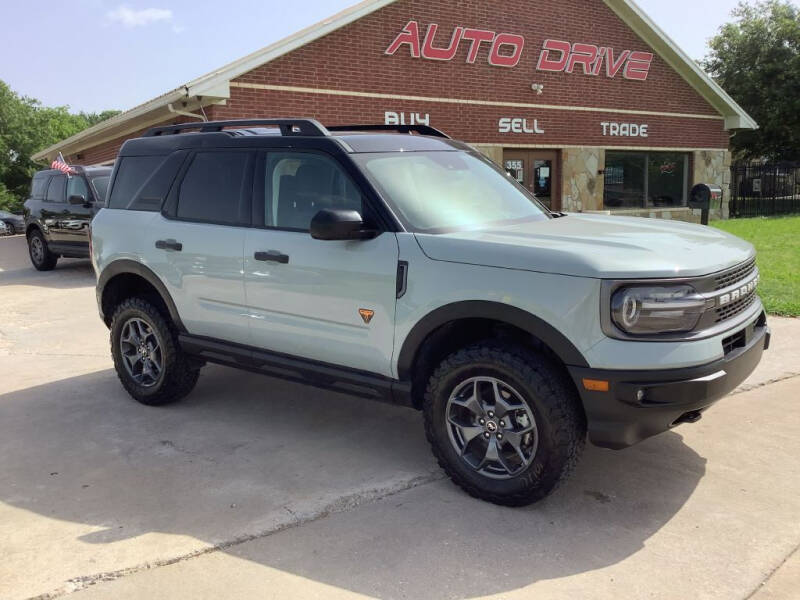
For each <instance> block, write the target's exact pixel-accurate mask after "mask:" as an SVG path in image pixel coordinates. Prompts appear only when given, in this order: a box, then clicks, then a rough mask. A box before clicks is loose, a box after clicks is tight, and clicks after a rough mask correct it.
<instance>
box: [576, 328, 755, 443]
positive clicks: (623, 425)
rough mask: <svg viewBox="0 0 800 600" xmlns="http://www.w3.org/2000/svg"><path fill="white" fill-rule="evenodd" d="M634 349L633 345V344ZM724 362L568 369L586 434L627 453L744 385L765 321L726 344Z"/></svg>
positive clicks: (691, 419)
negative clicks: (595, 386)
mask: <svg viewBox="0 0 800 600" xmlns="http://www.w3.org/2000/svg"><path fill="white" fill-rule="evenodd" d="M632 343H635V342H632ZM728 343H729V347H728V351H727V353H726V355H725V357H724V358H722V359H720V360H717V361H715V362H713V363H709V364H706V365H700V366H697V367H689V368H684V369H663V370H652V371H610V370H601V369H591V368H580V367H569V371H570V375H571V376H572V378H573V380H574V381H575V385H576V386H577V388H578V390H579V392H580V395H581V399H582V400H583V406H584V408H585V410H586V417H587V421H588V428H589V439H590V441H591V442H592V443H593V444H595V445H597V446H602V447H605V448H626V447H628V446H632V445H633V444H636V443H638V442H641V441H642V440H644V439H646V438H648V437H651V436H654V435H657V434H659V433H662V432H664V431H667V430H668V429H671V428H672V427H675V426H677V425H679V424H681V423H685V422H695V421H697V420H698V419H699V418H700V416H701V414H702V412H703V411H704V410H706V409H707V408H709V407H710V406H711V405H712V404H714V403H715V402H717V401H718V400H720V399H721V398H723V397H724V396H726V395H728V394H729V393H730V392H732V391H733V390H734V389H736V388H737V387H738V386H739V385H740V384H741V383H742V382H743V381H744V380H745V379H747V378H748V377H749V376H750V374H751V373H752V372H753V370H754V369H755V368H756V366H757V365H758V363H759V362H760V361H761V356H762V354H763V352H764V350H766V349H767V348H769V343H770V331H769V328H768V327H767V321H766V315H763V314H762V315H761V317H760V318H759V319H758V320H757V321H755V322H753V323H751V324H750V325H749V326H747V327H746V328H745V329H743V330H741V331H738V332H734V335H732V336H731V337H730V338H728ZM585 379H588V380H595V381H607V382H609V385H608V391H588V390H586V388H585V386H584V380H585Z"/></svg>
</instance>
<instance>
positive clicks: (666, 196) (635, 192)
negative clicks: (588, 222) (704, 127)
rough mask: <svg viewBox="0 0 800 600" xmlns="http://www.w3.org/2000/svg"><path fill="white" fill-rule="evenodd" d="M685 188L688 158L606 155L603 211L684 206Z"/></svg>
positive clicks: (674, 154) (662, 154) (667, 154)
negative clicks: (607, 209) (606, 209)
mask: <svg viewBox="0 0 800 600" xmlns="http://www.w3.org/2000/svg"><path fill="white" fill-rule="evenodd" d="M688 184H689V155H688V154H682V153H679V152H606V174H605V190H604V194H603V203H604V205H605V207H606V208H612V209H613V208H669V207H675V206H686V197H687V188H688Z"/></svg>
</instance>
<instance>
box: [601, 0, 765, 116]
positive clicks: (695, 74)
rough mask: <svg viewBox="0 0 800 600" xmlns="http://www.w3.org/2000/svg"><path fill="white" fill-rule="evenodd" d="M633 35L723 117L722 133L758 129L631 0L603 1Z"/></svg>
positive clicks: (739, 107)
mask: <svg viewBox="0 0 800 600" xmlns="http://www.w3.org/2000/svg"><path fill="white" fill-rule="evenodd" d="M603 1H604V2H605V3H606V4H607V5H608V7H609V8H610V9H611V10H613V11H614V12H615V13H616V14H617V16H618V17H619V18H620V19H622V20H623V21H624V22H625V24H626V25H627V26H628V27H630V28H631V29H632V30H633V31H634V33H636V35H638V36H639V37H640V38H642V39H643V40H644V41H645V42H647V43H648V44H649V45H650V46H651V47H652V48H653V50H655V51H656V53H657V54H658V55H659V56H660V57H661V58H662V59H664V62H666V63H667V64H668V65H669V66H670V67H672V68H673V69H674V70H675V71H676V72H677V73H678V74H679V75H680V76H681V77H683V78H684V79H685V80H686V82H687V83H688V84H689V85H691V86H692V87H693V88H694V89H695V90H696V91H697V93H699V94H700V95H701V96H702V97H703V98H705V100H706V101H707V102H708V103H709V104H710V105H711V106H713V107H714V108H715V109H716V110H717V111H719V113H720V114H721V115H722V116H723V117H725V129H758V123H756V121H755V119H753V118H752V117H751V116H750V115H748V114H747V112H746V111H745V110H744V109H743V108H742V107H741V106H739V105H738V104H737V103H736V102H735V101H734V99H733V98H731V97H730V96H729V95H728V94H727V93H726V92H725V90H723V89H722V88H721V87H720V86H719V85H717V84H716V83H715V82H714V80H713V79H711V77H709V76H708V74H707V73H706V72H705V71H703V69H701V68H700V65H698V64H697V63H696V62H695V61H694V60H692V59H691V58H690V57H689V56H688V55H687V54H686V53H685V52H684V51H683V50H681V49H680V47H679V46H678V45H677V44H676V43H675V42H674V41H673V40H672V38H670V37H669V36H668V35H667V34H666V33H664V31H662V29H661V28H660V27H659V26H658V25H656V24H655V22H653V20H652V19H650V17H648V16H647V15H646V14H645V13H644V11H642V9H641V8H639V6H638V5H637V4H636V2H634V0H603Z"/></svg>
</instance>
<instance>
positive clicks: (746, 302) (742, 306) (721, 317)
mask: <svg viewBox="0 0 800 600" xmlns="http://www.w3.org/2000/svg"><path fill="white" fill-rule="evenodd" d="M756 298H757V295H756V294H755V293H752V294H750V295H748V296H747V297H745V298H740V299H739V300H736V301H735V302H731V303H730V304H726V305H725V306H722V307H720V308H718V309H717V310H716V313H717V320H716V322H717V323H721V322H722V321H727V320H728V319H732V318H733V317H735V316H736V315H738V314H741V313H743V312H744V311H746V310H747V309H748V308H750V307H751V306H752V305H753V303H754V302H755V301H756Z"/></svg>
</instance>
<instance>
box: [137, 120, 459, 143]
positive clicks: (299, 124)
mask: <svg viewBox="0 0 800 600" xmlns="http://www.w3.org/2000/svg"><path fill="white" fill-rule="evenodd" d="M258 125H272V126H275V127H278V128H279V129H280V132H281V135H284V136H305V137H324V136H329V135H330V134H331V132H333V131H337V132H343V131H395V132H397V133H416V134H418V135H429V136H433V137H440V138H446V139H448V140H449V139H450V136H448V135H446V134H444V133H442V132H441V131H439V130H438V129H434V128H433V127H430V126H428V125H336V126H335V127H325V126H324V125H322V123H320V122H319V121H317V120H315V119H237V120H235V121H197V122H194V123H181V124H180V125H163V126H160V127H153V128H151V129H149V130H147V132H146V133H145V134H144V135H143V136H142V137H159V136H163V135H175V134H179V133H183V132H184V131H197V132H199V133H213V132H220V131H223V130H224V129H225V128H226V127H252V126H258Z"/></svg>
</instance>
